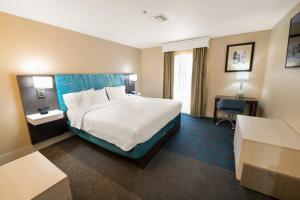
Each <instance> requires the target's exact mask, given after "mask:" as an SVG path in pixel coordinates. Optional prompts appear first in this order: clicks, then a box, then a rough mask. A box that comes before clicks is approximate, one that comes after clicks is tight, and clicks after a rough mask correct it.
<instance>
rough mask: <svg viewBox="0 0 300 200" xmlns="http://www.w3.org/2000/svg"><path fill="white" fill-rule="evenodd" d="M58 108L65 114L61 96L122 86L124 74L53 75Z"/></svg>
mask: <svg viewBox="0 0 300 200" xmlns="http://www.w3.org/2000/svg"><path fill="white" fill-rule="evenodd" d="M55 83H56V88H57V95H58V102H59V107H60V109H61V110H62V111H64V112H66V111H67V110H68V109H67V107H66V105H65V103H64V100H63V95H64V94H67V93H71V92H80V91H83V90H88V89H92V88H94V89H95V90H99V89H102V88H104V87H111V86H120V85H124V74H57V75H55Z"/></svg>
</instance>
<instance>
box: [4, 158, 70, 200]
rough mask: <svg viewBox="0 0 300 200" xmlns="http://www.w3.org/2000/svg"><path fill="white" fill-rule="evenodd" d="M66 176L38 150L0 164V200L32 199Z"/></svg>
mask: <svg viewBox="0 0 300 200" xmlns="http://www.w3.org/2000/svg"><path fill="white" fill-rule="evenodd" d="M65 178H67V175H66V174H64V173H63V172H62V171H61V170H60V169H58V168H57V167H56V166H55V165H54V164H52V163H51V162H50V161H49V160H48V159H47V158H46V157H44V156H43V155H42V154H41V153H40V152H34V153H32V154H29V155H26V156H24V157H22V158H19V159H17V160H14V161H12V162H10V163H7V164H4V165H2V166H0V200H6V199H10V200H22V199H26V200H27V199H33V198H35V197H37V196H38V195H40V194H41V193H43V192H44V191H46V190H47V189H49V188H50V187H52V186H53V185H55V184H57V183H58V182H60V181H61V180H63V179H65Z"/></svg>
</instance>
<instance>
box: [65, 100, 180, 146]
mask: <svg viewBox="0 0 300 200" xmlns="http://www.w3.org/2000/svg"><path fill="white" fill-rule="evenodd" d="M180 110H181V103H180V102H178V101H174V100H167V99H158V98H145V97H136V96H134V97H132V96H131V97H127V98H125V99H120V100H114V101H109V102H107V103H101V104H96V105H92V106H90V107H88V108H81V109H77V110H69V111H68V113H67V114H68V117H69V120H70V121H71V126H72V127H75V128H77V129H81V130H84V131H86V132H88V133H89V134H91V135H93V136H96V137H98V138H100V139H103V140H105V141H107V142H110V143H112V144H115V145H116V146H118V147H120V148H121V149H122V150H123V151H129V150H130V149H132V148H133V147H135V146H136V145H137V144H140V143H143V142H146V141H147V140H149V139H150V138H151V137H152V136H153V135H155V134H156V133H157V132H158V131H159V130H160V129H161V128H163V127H164V126H165V125H166V124H167V123H169V122H170V121H171V120H172V119H174V118H175V117H176V116H177V115H178V114H179V113H180Z"/></svg>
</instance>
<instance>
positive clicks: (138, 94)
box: [127, 93, 141, 96]
mask: <svg viewBox="0 0 300 200" xmlns="http://www.w3.org/2000/svg"><path fill="white" fill-rule="evenodd" d="M127 95H128V96H141V93H136V94H131V93H128V94H127Z"/></svg>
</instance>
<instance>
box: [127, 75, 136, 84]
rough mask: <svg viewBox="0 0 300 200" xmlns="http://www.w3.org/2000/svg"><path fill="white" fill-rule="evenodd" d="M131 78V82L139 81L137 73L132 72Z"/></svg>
mask: <svg viewBox="0 0 300 200" xmlns="http://www.w3.org/2000/svg"><path fill="white" fill-rule="evenodd" d="M129 80H130V81H131V82H137V74H130V75H129Z"/></svg>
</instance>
